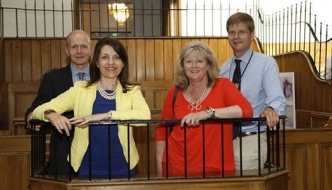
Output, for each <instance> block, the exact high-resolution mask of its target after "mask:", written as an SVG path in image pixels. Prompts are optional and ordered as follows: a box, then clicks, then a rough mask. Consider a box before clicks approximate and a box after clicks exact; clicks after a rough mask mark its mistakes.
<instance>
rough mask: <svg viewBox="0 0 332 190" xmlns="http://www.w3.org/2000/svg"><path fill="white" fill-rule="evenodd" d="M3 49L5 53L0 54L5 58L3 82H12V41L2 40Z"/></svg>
mask: <svg viewBox="0 0 332 190" xmlns="http://www.w3.org/2000/svg"><path fill="white" fill-rule="evenodd" d="M3 43H4V51H5V53H4V54H3V55H2V56H4V55H5V56H4V60H5V65H4V67H5V82H12V81H13V80H12V77H13V73H12V70H13V69H12V67H13V65H12V64H11V62H12V53H11V50H12V48H11V47H12V42H11V40H4V42H3Z"/></svg>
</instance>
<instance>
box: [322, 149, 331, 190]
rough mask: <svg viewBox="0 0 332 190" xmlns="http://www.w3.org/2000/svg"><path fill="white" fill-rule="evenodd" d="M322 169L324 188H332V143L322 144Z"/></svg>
mask: <svg viewBox="0 0 332 190" xmlns="http://www.w3.org/2000/svg"><path fill="white" fill-rule="evenodd" d="M320 148H321V151H320V152H321V158H320V159H321V160H322V163H321V169H322V171H323V172H322V179H321V180H320V181H321V187H322V189H332V180H331V176H332V144H331V143H329V144H322V145H321V147H320Z"/></svg>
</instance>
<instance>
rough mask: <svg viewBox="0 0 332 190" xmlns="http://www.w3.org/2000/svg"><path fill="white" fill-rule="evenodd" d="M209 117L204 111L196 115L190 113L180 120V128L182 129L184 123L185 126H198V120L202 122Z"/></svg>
mask: <svg viewBox="0 0 332 190" xmlns="http://www.w3.org/2000/svg"><path fill="white" fill-rule="evenodd" d="M209 117H210V115H209V114H208V113H207V112H206V111H205V110H203V111H200V112H196V113H190V114H188V115H186V116H184V117H183V118H182V120H181V127H183V126H184V124H185V123H186V125H187V126H198V125H200V123H199V121H200V120H204V119H207V118H209Z"/></svg>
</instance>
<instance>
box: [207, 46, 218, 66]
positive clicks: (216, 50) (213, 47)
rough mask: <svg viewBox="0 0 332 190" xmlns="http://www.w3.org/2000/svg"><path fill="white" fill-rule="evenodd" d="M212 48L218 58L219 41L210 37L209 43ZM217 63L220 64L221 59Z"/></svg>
mask: <svg viewBox="0 0 332 190" xmlns="http://www.w3.org/2000/svg"><path fill="white" fill-rule="evenodd" d="M208 45H209V46H210V48H211V49H212V51H213V53H214V54H215V55H216V59H217V60H219V59H218V54H217V53H218V41H217V40H215V39H210V41H209V44H208ZM217 64H218V66H219V61H217Z"/></svg>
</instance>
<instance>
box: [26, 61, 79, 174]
mask: <svg viewBox="0 0 332 190" xmlns="http://www.w3.org/2000/svg"><path fill="white" fill-rule="evenodd" d="M72 86H73V79H72V74H71V68H70V64H68V66H66V67H63V68H61V69H56V70H53V71H50V72H48V73H45V74H44V76H43V78H42V82H41V84H40V87H39V90H38V94H37V97H36V98H35V100H34V101H33V103H32V105H31V107H30V108H28V109H27V111H26V113H25V120H26V119H27V116H28V115H29V113H31V112H33V110H34V109H35V108H36V107H38V106H39V105H41V104H43V103H45V102H48V101H50V100H51V99H53V98H55V97H57V96H58V95H59V94H61V93H63V92H65V91H66V90H68V89H69V88H70V87H72ZM62 115H64V116H66V117H67V118H71V117H73V116H74V112H73V111H69V112H66V113H63V114H62ZM73 129H74V128H73ZM73 131H74V130H72V131H71V136H70V137H67V136H66V135H65V133H64V134H60V133H59V132H57V131H56V130H55V129H53V130H52V134H51V140H50V160H49V165H48V166H47V168H46V172H47V174H58V175H61V174H62V175H66V174H69V172H70V171H72V169H71V166H70V164H69V163H68V162H67V155H68V153H69V149H70V143H71V140H72V137H73V134H74V133H73Z"/></svg>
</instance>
